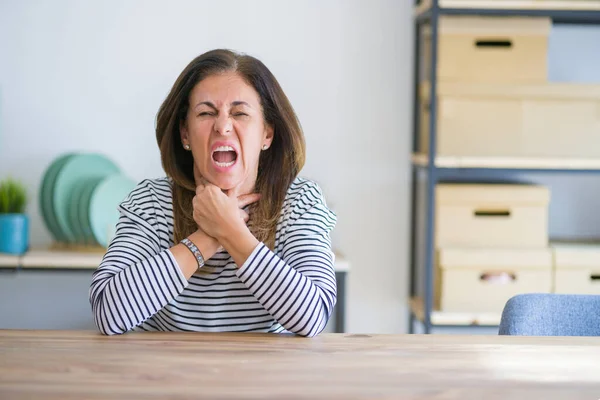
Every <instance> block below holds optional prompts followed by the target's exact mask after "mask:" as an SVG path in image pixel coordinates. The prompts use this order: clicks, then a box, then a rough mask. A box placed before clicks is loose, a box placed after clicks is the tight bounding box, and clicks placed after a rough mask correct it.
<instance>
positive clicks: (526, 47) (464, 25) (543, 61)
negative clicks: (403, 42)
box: [422, 16, 552, 83]
mask: <svg viewBox="0 0 600 400" xmlns="http://www.w3.org/2000/svg"><path fill="white" fill-rule="evenodd" d="M551 27H552V23H551V20H550V19H549V18H544V17H539V18H538V17H477V16H442V17H441V18H440V22H439V27H438V32H439V35H438V37H439V41H438V68H437V73H438V79H439V80H440V81H442V82H469V83H476V82H481V83H483V82H485V83H515V82H520V83H540V82H545V81H547V80H548V38H549V35H550V29H551ZM422 38H423V39H422V40H423V47H422V48H423V52H424V59H423V60H424V71H430V65H431V62H430V57H429V54H431V50H430V49H431V32H430V30H429V28H428V27H426V28H424V29H423V31H422Z"/></svg>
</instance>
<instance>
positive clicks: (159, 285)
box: [90, 246, 187, 335]
mask: <svg viewBox="0 0 600 400" xmlns="http://www.w3.org/2000/svg"><path fill="white" fill-rule="evenodd" d="M132 251H134V250H133V249H131V248H127V247H123V248H121V247H119V246H113V247H112V248H111V251H110V252H109V253H108V254H107V256H106V257H105V259H104V261H103V262H102V264H101V265H100V267H99V269H98V271H97V272H96V273H95V274H94V277H93V279H92V286H91V291H90V300H91V304H92V310H93V313H94V318H95V321H96V325H97V326H98V328H99V329H100V331H101V332H102V333H104V334H106V335H112V334H119V333H124V332H127V331H129V330H130V329H132V328H133V327H135V326H137V325H139V324H141V323H142V322H144V321H145V320H146V319H148V318H150V317H151V316H152V315H154V314H155V313H156V312H158V311H159V310H160V309H162V308H163V307H164V306H165V305H167V304H168V303H169V302H170V301H171V300H172V299H174V298H175V297H176V296H178V295H179V294H180V293H181V292H182V291H183V290H184V289H185V287H186V286H187V281H186V280H185V279H184V278H183V276H182V274H181V271H180V270H179V268H178V267H177V265H176V262H175V260H174V258H173V257H172V255H171V253H170V252H169V251H168V250H165V251H162V252H160V253H158V254H156V255H153V256H150V257H148V258H145V259H142V260H139V261H136V262H133V263H132V264H126V263H127V262H128V259H129V257H130V254H131V252H132ZM116 271H118V272H116Z"/></svg>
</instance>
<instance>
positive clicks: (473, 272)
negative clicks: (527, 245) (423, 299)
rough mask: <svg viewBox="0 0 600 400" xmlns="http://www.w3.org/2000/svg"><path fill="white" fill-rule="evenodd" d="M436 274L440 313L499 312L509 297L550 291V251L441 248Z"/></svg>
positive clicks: (437, 302) (437, 303) (547, 249)
mask: <svg viewBox="0 0 600 400" xmlns="http://www.w3.org/2000/svg"><path fill="white" fill-rule="evenodd" d="M436 273H437V275H436V295H437V296H436V300H437V301H436V305H437V307H438V309H439V310H440V311H449V312H494V313H495V312H497V313H500V312H501V311H502V309H503V308H504V305H505V304H506V302H507V301H508V299H510V298H511V297H512V296H515V295H517V294H521V293H549V292H550V291H551V288H552V251H551V250H550V249H549V248H546V249H521V250H515V249H508V250H507V249H460V248H454V249H450V248H448V249H442V250H440V251H439V252H438V257H437V269H436Z"/></svg>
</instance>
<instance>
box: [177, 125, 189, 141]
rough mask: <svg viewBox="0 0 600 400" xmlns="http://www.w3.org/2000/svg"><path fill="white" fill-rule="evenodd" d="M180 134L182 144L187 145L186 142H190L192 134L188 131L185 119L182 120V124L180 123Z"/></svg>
mask: <svg viewBox="0 0 600 400" xmlns="http://www.w3.org/2000/svg"><path fill="white" fill-rule="evenodd" d="M179 136H180V138H181V144H182V145H184V146H185V145H186V144H189V143H190V139H189V137H190V135H189V133H188V130H187V126H186V122H185V121H182V122H181V124H180V125H179Z"/></svg>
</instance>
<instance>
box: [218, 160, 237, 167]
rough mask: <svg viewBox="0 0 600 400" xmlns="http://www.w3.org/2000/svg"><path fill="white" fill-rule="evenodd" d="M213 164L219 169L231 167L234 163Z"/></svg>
mask: <svg viewBox="0 0 600 400" xmlns="http://www.w3.org/2000/svg"><path fill="white" fill-rule="evenodd" d="M215 164H217V166H219V167H221V168H227V167H231V166H232V165H233V164H235V161H229V162H218V161H215Z"/></svg>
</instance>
